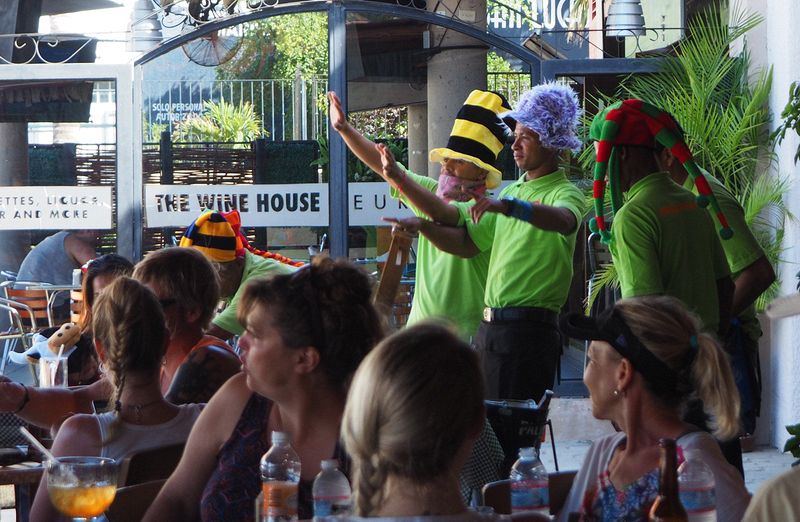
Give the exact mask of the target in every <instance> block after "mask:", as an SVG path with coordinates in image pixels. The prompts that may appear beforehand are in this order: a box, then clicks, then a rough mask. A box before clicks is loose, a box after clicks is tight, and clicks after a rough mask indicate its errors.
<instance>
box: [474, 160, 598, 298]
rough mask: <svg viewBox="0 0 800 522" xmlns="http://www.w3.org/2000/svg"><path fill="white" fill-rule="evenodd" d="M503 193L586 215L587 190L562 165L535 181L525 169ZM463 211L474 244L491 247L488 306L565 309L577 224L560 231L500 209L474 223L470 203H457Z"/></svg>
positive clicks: (485, 248)
mask: <svg viewBox="0 0 800 522" xmlns="http://www.w3.org/2000/svg"><path fill="white" fill-rule="evenodd" d="M500 196H501V197H506V196H509V197H514V198H517V199H523V200H526V201H531V202H533V203H535V204H538V205H548V206H552V207H561V208H566V209H568V210H569V211H570V212H572V213H573V214H574V215H575V220H576V222H577V223H580V222H581V221H582V220H583V215H584V212H585V211H586V203H585V199H584V197H583V193H582V192H581V191H580V190H579V189H578V188H577V187H575V185H573V184H572V183H571V182H570V181H569V180H568V179H567V176H566V174H565V173H564V171H563V170H557V171H555V172H553V173H551V174H548V175H546V176H542V177H541V178H537V179H534V180H531V181H527V180H526V175H525V174H523V175H522V176H521V177H520V178H519V179H518V180H517V181H515V182H514V183H512V184H511V185H509V186H507V187H506V188H505V189H503V191H502V192H501V193H500ZM459 212H460V213H461V216H462V218H463V219H464V221H465V222H466V224H467V231H468V232H469V235H470V238H471V239H472V241H473V242H474V243H475V245H476V246H477V247H478V248H479V249H480V250H481V251H484V250H487V249H489V248H491V252H492V255H491V258H490V260H489V276H488V278H487V280H486V295H485V298H484V302H485V303H486V306H489V307H492V308H505V307H509V306H535V307H539V308H545V309H547V310H552V311H554V312H558V311H559V310H560V309H561V307H562V306H563V304H564V303H565V302H566V300H567V294H568V292H569V286H570V283H571V281H572V256H573V253H574V251H575V236H576V234H577V229H578V227H577V226H576V227H575V230H573V231H572V232H570V233H569V234H559V233H558V232H549V231H545V230H542V229H540V228H537V227H535V226H533V225H531V224H530V223H525V222H523V221H520V220H519V219H516V218H512V217H508V216H504V215H502V214H496V213H486V214H484V215H483V216H482V217H481V220H480V222H478V223H477V224H474V223H472V220H471V219H470V217H469V214H468V212H467V209H466V208H462V207H459ZM533 212H534V213H535V212H536V207H535V206H534V209H533Z"/></svg>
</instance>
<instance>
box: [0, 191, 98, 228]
mask: <svg viewBox="0 0 800 522" xmlns="http://www.w3.org/2000/svg"><path fill="white" fill-rule="evenodd" d="M111 217H112V216H111V187H0V230H48V229H51V230H76V229H109V228H111Z"/></svg>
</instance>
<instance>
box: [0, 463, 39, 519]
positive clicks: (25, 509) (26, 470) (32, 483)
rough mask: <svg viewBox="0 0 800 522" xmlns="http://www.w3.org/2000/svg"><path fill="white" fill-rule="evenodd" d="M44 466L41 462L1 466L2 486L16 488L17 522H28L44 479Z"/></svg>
mask: <svg viewBox="0 0 800 522" xmlns="http://www.w3.org/2000/svg"><path fill="white" fill-rule="evenodd" d="M43 473H44V466H42V463H41V462H33V461H28V462H20V463H19V464H12V465H10V466H0V485H4V486H5V485H13V486H14V509H15V511H16V514H17V522H27V521H28V518H29V516H30V511H31V504H32V503H33V497H34V496H35V495H36V488H37V487H38V486H39V481H40V480H41V479H42V474H43Z"/></svg>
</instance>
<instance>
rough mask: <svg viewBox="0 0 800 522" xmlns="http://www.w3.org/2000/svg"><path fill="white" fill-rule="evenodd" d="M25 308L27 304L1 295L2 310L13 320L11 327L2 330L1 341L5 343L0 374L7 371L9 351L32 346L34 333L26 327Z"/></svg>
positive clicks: (0, 333) (0, 306)
mask: <svg viewBox="0 0 800 522" xmlns="http://www.w3.org/2000/svg"><path fill="white" fill-rule="evenodd" d="M25 310H26V307H25V305H21V304H20V303H17V302H16V301H10V300H8V299H6V298H4V297H0V311H5V312H6V313H8V317H9V319H10V321H11V324H10V326H9V329H8V330H5V331H2V332H0V341H2V343H3V344H2V356H1V357H2V358H0V374H4V373H5V370H6V363H7V362H8V354H9V353H11V352H12V351H14V350H16V349H17V348H18V347H19V348H20V349H21V350H20V351H23V352H24V351H25V350H27V349H28V348H30V347H31V344H32V343H31V335H32V334H31V333H29V332H28V329H27V328H25V325H24V324H23V322H22V316H21V311H25Z"/></svg>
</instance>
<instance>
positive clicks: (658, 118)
mask: <svg viewBox="0 0 800 522" xmlns="http://www.w3.org/2000/svg"><path fill="white" fill-rule="evenodd" d="M589 138H590V139H591V140H593V141H596V142H597V155H596V157H595V165H594V176H593V177H594V183H593V186H592V189H593V190H592V197H593V199H594V212H595V217H594V218H592V220H591V221H590V223H589V228H590V229H591V230H592V232H598V233H599V234H600V238H601V240H602V241H603V243H609V242H610V241H611V232H610V231H609V230H608V227H607V226H606V221H605V216H604V214H603V203H604V199H605V198H604V193H605V187H606V184H608V185H609V190H610V191H611V211H612V213H614V214H616V213H617V211H618V210H619V208H620V207H621V206H622V192H621V190H620V186H619V165H618V163H617V149H616V146H617V145H635V146H645V147H654V145H655V141H658V143H660V144H661V145H663V146H664V147H666V148H668V149H669V150H670V151H671V152H672V155H673V156H675V157H676V158H677V159H678V161H680V162H681V164H682V165H683V167H684V168H685V169H686V171H687V172H688V173H689V175H690V176H691V178H692V181H694V184H695V186H696V187H697V192H698V196H697V204H698V205H699V206H700V207H706V206H708V204H709V203H711V208H713V209H714V212H715V213H716V215H717V218H718V219H719V223H720V225H721V227H722V228H721V229H720V231H719V235H720V237H721V238H722V239H729V238H731V237H732V236H733V230H732V229H731V228H730V226H729V225H728V220H727V218H726V217H725V214H723V213H722V210H720V207H719V203H717V198H716V197H714V194H713V193H712V192H711V187H710V186H709V185H708V181H707V180H706V179H705V178H704V177H703V175H702V174H701V173H700V169H699V168H698V166H697V164H696V163H695V161H694V158H693V157H692V153H691V151H689V147H687V146H686V143H685V142H684V141H683V139H682V138H681V132H680V130H679V129H678V126H677V124H676V123H675V120H674V119H673V118H672V116H671V115H670V114H669V113H668V112H666V111H662V110H661V109H659V108H658V107H655V106H654V105H651V104H649V103H646V102H643V101H642V100H635V99H629V100H623V101H618V102H616V103H614V104H612V105H609V106H608V107H607V108H606V109H605V110H603V111H602V112H600V113H599V114H597V116H595V117H594V120H592V125H591V127H590V129H589ZM606 172H608V180H606Z"/></svg>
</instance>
